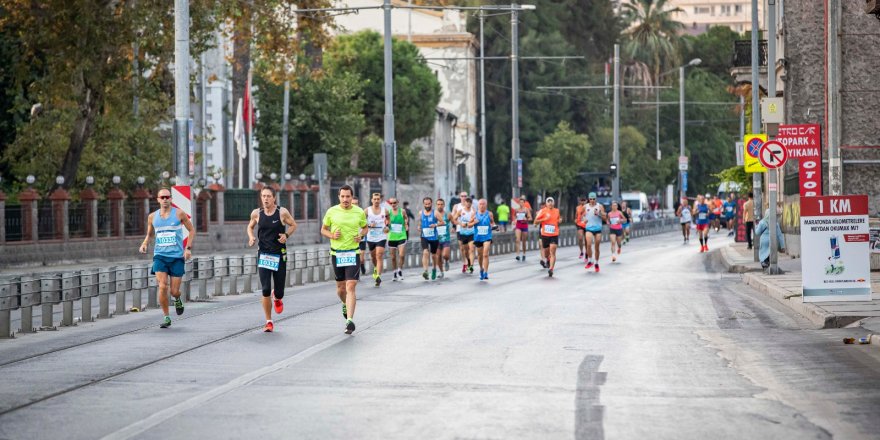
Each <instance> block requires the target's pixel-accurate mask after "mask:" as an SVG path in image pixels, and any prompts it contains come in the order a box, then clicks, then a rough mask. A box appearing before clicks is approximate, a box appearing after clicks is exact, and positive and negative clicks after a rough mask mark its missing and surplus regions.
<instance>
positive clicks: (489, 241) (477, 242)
mask: <svg viewBox="0 0 880 440" xmlns="http://www.w3.org/2000/svg"><path fill="white" fill-rule="evenodd" d="M491 242H492V240H486V241H475V242H474V246H476V247H478V248H481V247H483V243H491Z"/></svg>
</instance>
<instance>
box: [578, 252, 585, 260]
mask: <svg viewBox="0 0 880 440" xmlns="http://www.w3.org/2000/svg"><path fill="white" fill-rule="evenodd" d="M583 259H584V253H583V252H581V254H580V255H579V256H578V260H583Z"/></svg>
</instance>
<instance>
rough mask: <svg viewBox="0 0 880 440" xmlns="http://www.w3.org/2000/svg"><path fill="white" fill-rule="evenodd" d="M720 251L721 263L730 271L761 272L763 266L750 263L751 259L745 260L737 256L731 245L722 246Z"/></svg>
mask: <svg viewBox="0 0 880 440" xmlns="http://www.w3.org/2000/svg"><path fill="white" fill-rule="evenodd" d="M718 251H719V252H718V258H720V259H721V263H722V264H723V265H724V267H726V268H727V271H728V272H730V273H748V272H761V268H759V267H753V266H750V265H749V263H751V262H752V261H751V260H749V261H743V260H742V259H740V258H735V256H734V255H733V252H734V251H733V250H731V249H730V246H725V247H722V248H720V249H719V250H718ZM737 260H739V261H737Z"/></svg>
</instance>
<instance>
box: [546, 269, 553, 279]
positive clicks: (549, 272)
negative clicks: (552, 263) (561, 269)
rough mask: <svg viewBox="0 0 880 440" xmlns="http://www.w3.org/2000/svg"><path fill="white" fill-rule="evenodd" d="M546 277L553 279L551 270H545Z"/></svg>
mask: <svg viewBox="0 0 880 440" xmlns="http://www.w3.org/2000/svg"><path fill="white" fill-rule="evenodd" d="M547 276H548V277H550V278H553V269H547Z"/></svg>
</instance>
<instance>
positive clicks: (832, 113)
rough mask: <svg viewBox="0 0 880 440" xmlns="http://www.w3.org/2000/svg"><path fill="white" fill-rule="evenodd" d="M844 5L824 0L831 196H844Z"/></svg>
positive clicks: (835, 0)
mask: <svg viewBox="0 0 880 440" xmlns="http://www.w3.org/2000/svg"><path fill="white" fill-rule="evenodd" d="M841 7H842V6H841V2H840V1H837V0H825V10H826V11H828V31H827V32H826V35H827V41H826V42H825V43H826V44H825V46H826V47H827V48H828V49H827V50H828V53H827V55H826V57H827V60H828V84H827V86H826V87H825V90H826V92H825V100H826V102H827V103H828V104H827V106H828V107H827V108H826V111H827V112H828V114H827V115H825V117H826V121H827V122H826V124H825V132H826V133H827V134H828V141H827V142H828V189H829V194H830V195H834V196H839V195H842V194H843V162H842V161H841V158H840V93H839V92H840V75H841V74H840V68H841V67H840V66H841V62H840V60H841V52H840V36H839V34H840V15H841V11H840V8H841Z"/></svg>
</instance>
